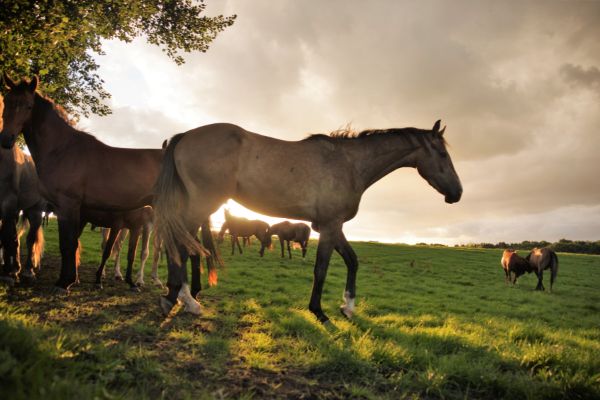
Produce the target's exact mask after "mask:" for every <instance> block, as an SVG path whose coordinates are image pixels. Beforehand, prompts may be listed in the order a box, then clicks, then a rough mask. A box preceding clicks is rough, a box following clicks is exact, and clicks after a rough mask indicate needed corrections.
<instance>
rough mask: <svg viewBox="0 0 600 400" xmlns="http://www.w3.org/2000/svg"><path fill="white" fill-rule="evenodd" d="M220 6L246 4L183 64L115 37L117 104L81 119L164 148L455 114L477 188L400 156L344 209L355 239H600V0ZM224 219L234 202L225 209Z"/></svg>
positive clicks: (106, 60) (236, 0) (453, 139)
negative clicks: (353, 206) (457, 186)
mask: <svg viewBox="0 0 600 400" xmlns="http://www.w3.org/2000/svg"><path fill="white" fill-rule="evenodd" d="M207 6H208V7H207V10H206V13H207V15H216V14H226V15H230V14H237V15H238V17H237V20H236V22H235V24H234V25H233V26H231V27H229V28H227V29H226V30H225V31H224V32H222V33H221V34H220V35H219V36H218V37H217V39H216V40H215V41H214V42H213V43H212V45H211V48H210V50H209V51H208V52H206V53H195V54H186V55H185V58H186V63H185V64H184V65H183V66H177V65H175V64H174V63H173V62H172V61H170V60H169V59H168V58H167V56H166V55H164V54H163V53H162V52H161V50H160V49H159V48H157V47H155V46H152V45H150V44H147V43H146V42H145V41H144V40H143V39H138V40H136V41H134V42H133V43H122V42H118V41H109V42H105V43H104V45H103V49H104V50H105V53H106V54H105V55H103V56H98V57H97V62H98V63H99V65H100V69H99V73H100V76H101V77H102V79H104V80H105V88H106V89H107V90H108V91H109V92H110V93H111V94H112V99H111V100H110V101H109V105H110V106H111V107H112V110H113V114H112V115H110V116H107V117H97V116H93V117H91V118H89V119H83V120H81V121H80V123H79V128H82V129H84V130H86V131H88V132H90V133H93V134H94V135H95V136H96V137H98V138H99V139H100V140H102V141H105V142H107V143H109V144H111V145H115V146H121V147H160V145H161V143H162V141H163V140H164V139H166V138H168V137H171V136H172V135H173V134H176V133H179V132H184V131H187V130H190V129H193V128H196V127H198V126H202V125H205V124H209V123H214V122H230V123H235V124H238V125H240V126H242V127H243V128H245V129H247V130H250V131H253V132H257V133H260V134H263V135H267V136H273V137H277V138H280V139H286V140H300V139H302V138H304V137H306V136H307V135H308V134H311V133H328V132H330V131H333V130H336V129H338V128H341V127H345V126H346V125H348V124H350V125H351V126H352V127H353V128H354V129H356V130H362V129H369V128H401V127H407V126H414V127H418V128H428V129H429V128H431V127H432V126H433V123H434V122H435V121H436V120H437V119H441V120H442V124H445V125H447V129H446V133H445V137H446V140H447V141H448V142H449V145H450V147H449V152H450V155H451V156H452V159H453V161H454V165H455V168H456V170H457V172H458V174H459V176H460V178H461V180H462V184H463V189H464V192H463V197H462V200H461V201H460V202H459V203H456V204H451V205H450V204H446V203H445V202H444V198H443V196H442V195H440V194H439V193H437V192H436V191H435V190H434V189H433V188H432V187H430V186H429V185H428V184H427V182H426V181H424V180H423V179H422V178H421V177H420V176H419V175H418V173H417V172H416V170H414V169H411V168H404V169H399V170H397V171H395V172H393V173H391V174H390V175H388V176H387V177H385V178H384V179H382V180H381V181H379V182H378V183H376V184H375V185H374V186H372V187H371V188H369V189H368V190H367V192H365V194H364V196H363V198H362V202H361V205H360V209H359V212H358V215H357V216H356V217H355V218H354V219H353V220H351V221H349V222H347V223H346V224H345V225H344V232H345V233H346V236H347V237H348V238H349V239H351V240H377V241H384V242H402V243H417V242H427V243H442V244H448V245H452V244H457V243H470V242H498V241H506V242H515V241H522V240H548V241H556V240H559V239H561V238H568V239H573V240H599V239H600V184H599V183H600V177H599V175H600V155H599V152H598V151H599V149H600V131H599V129H598V128H600V40H598V38H600V24H598V21H600V2H598V1H585V2H584V1H572V2H567V1H559V2H554V1H506V2H498V1H433V0H424V1H392V0H390V1H385V0H381V1H373V2H365V1H355V0H350V1H348V0H344V1H342V0H333V1H327V2H323V1H317V0H307V1H293V0H278V1H269V0H253V1H244V0H228V1H210V0H209V1H207ZM229 207H230V208H231V210H232V213H234V214H238V215H244V216H251V217H253V218H262V219H264V220H266V221H268V222H270V223H272V222H274V221H276V220H277V219H272V218H267V217H263V216H257V214H252V213H250V212H249V211H247V210H245V209H243V208H242V207H241V206H239V205H236V204H234V203H229ZM222 221H223V214H222V211H221V210H220V211H219V212H217V213H216V214H214V216H213V225H214V226H215V227H216V228H218V227H220V225H221V223H222Z"/></svg>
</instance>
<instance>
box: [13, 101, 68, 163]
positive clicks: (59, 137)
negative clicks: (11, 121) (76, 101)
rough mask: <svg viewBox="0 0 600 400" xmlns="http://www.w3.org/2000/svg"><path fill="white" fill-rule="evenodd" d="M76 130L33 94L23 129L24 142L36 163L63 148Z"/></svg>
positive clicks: (50, 105) (48, 103) (50, 106)
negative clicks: (32, 103)
mask: <svg viewBox="0 0 600 400" xmlns="http://www.w3.org/2000/svg"><path fill="white" fill-rule="evenodd" d="M76 133H77V130H76V129H75V128H73V127H72V126H70V125H69V124H68V123H67V122H66V121H65V120H64V119H63V117H61V116H60V115H59V114H58V113H57V111H56V110H55V109H54V107H53V106H52V104H51V103H50V102H49V101H48V100H46V99H44V98H42V97H41V96H40V95H39V94H37V93H36V94H35V102H34V106H33V110H32V115H31V119H30V122H29V123H28V124H26V125H25V126H24V127H23V134H24V136H25V142H26V143H27V147H28V148H29V151H30V152H31V155H32V157H33V159H34V160H35V162H36V163H40V162H42V161H44V160H45V159H46V158H47V156H48V155H49V154H51V153H56V152H57V150H60V149H62V148H65V147H66V146H67V145H68V143H69V141H70V140H71V139H72V138H73V135H74V134H76Z"/></svg>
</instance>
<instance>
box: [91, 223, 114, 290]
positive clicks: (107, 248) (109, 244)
mask: <svg viewBox="0 0 600 400" xmlns="http://www.w3.org/2000/svg"><path fill="white" fill-rule="evenodd" d="M118 235H119V230H118V229H110V231H109V234H108V238H107V239H106V243H104V248H103V249H102V259H101V260H100V266H99V267H98V269H97V270H96V287H97V288H98V289H102V277H103V276H104V267H105V266H106V260H108V258H109V257H110V254H111V253H112V250H113V246H114V244H115V240H116V239H117V236H118Z"/></svg>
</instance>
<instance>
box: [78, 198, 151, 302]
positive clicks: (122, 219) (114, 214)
mask: <svg viewBox="0 0 600 400" xmlns="http://www.w3.org/2000/svg"><path fill="white" fill-rule="evenodd" d="M82 218H83V219H84V220H90V219H93V220H94V221H96V224H98V225H100V226H103V227H104V228H109V229H110V232H109V234H108V238H107V240H106V244H105V245H104V250H103V252H102V260H101V261H100V266H99V267H98V270H97V271H96V285H97V286H98V287H99V288H102V276H103V272H104V265H105V264H106V260H108V258H109V256H110V254H111V253H112V250H113V246H114V244H115V241H116V240H117V238H118V237H119V234H120V233H121V230H122V229H127V230H129V248H128V251H127V272H126V273H125V282H127V283H128V284H129V287H130V288H131V289H134V290H137V288H138V285H137V284H135V283H134V282H133V278H132V271H133V263H134V261H135V254H136V250H137V245H138V241H139V239H140V236H141V237H142V254H141V263H142V264H145V262H146V260H147V259H148V255H149V250H148V246H149V243H150V233H151V231H152V224H153V221H154V211H153V210H152V207H150V206H145V207H142V208H138V209H136V210H131V211H93V212H90V211H89V210H87V209H84V210H83V212H82Z"/></svg>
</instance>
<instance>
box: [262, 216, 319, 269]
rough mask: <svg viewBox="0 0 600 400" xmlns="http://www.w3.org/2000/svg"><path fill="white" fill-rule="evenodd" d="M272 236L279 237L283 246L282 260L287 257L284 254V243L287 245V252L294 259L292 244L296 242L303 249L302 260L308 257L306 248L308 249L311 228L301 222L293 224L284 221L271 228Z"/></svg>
mask: <svg viewBox="0 0 600 400" xmlns="http://www.w3.org/2000/svg"><path fill="white" fill-rule="evenodd" d="M271 234H273V235H277V236H278V237H279V243H280V244H281V258H283V257H285V256H284V252H283V242H284V241H285V242H286V243H287V251H288V254H289V256H290V260H291V259H292V249H291V248H290V242H296V243H299V244H300V247H302V258H304V257H306V248H307V247H308V238H309V237H310V226H308V225H306V224H304V223H302V222H299V223H296V224H292V223H291V222H290V221H283V222H280V223H278V224H275V225H273V226H271Z"/></svg>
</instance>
